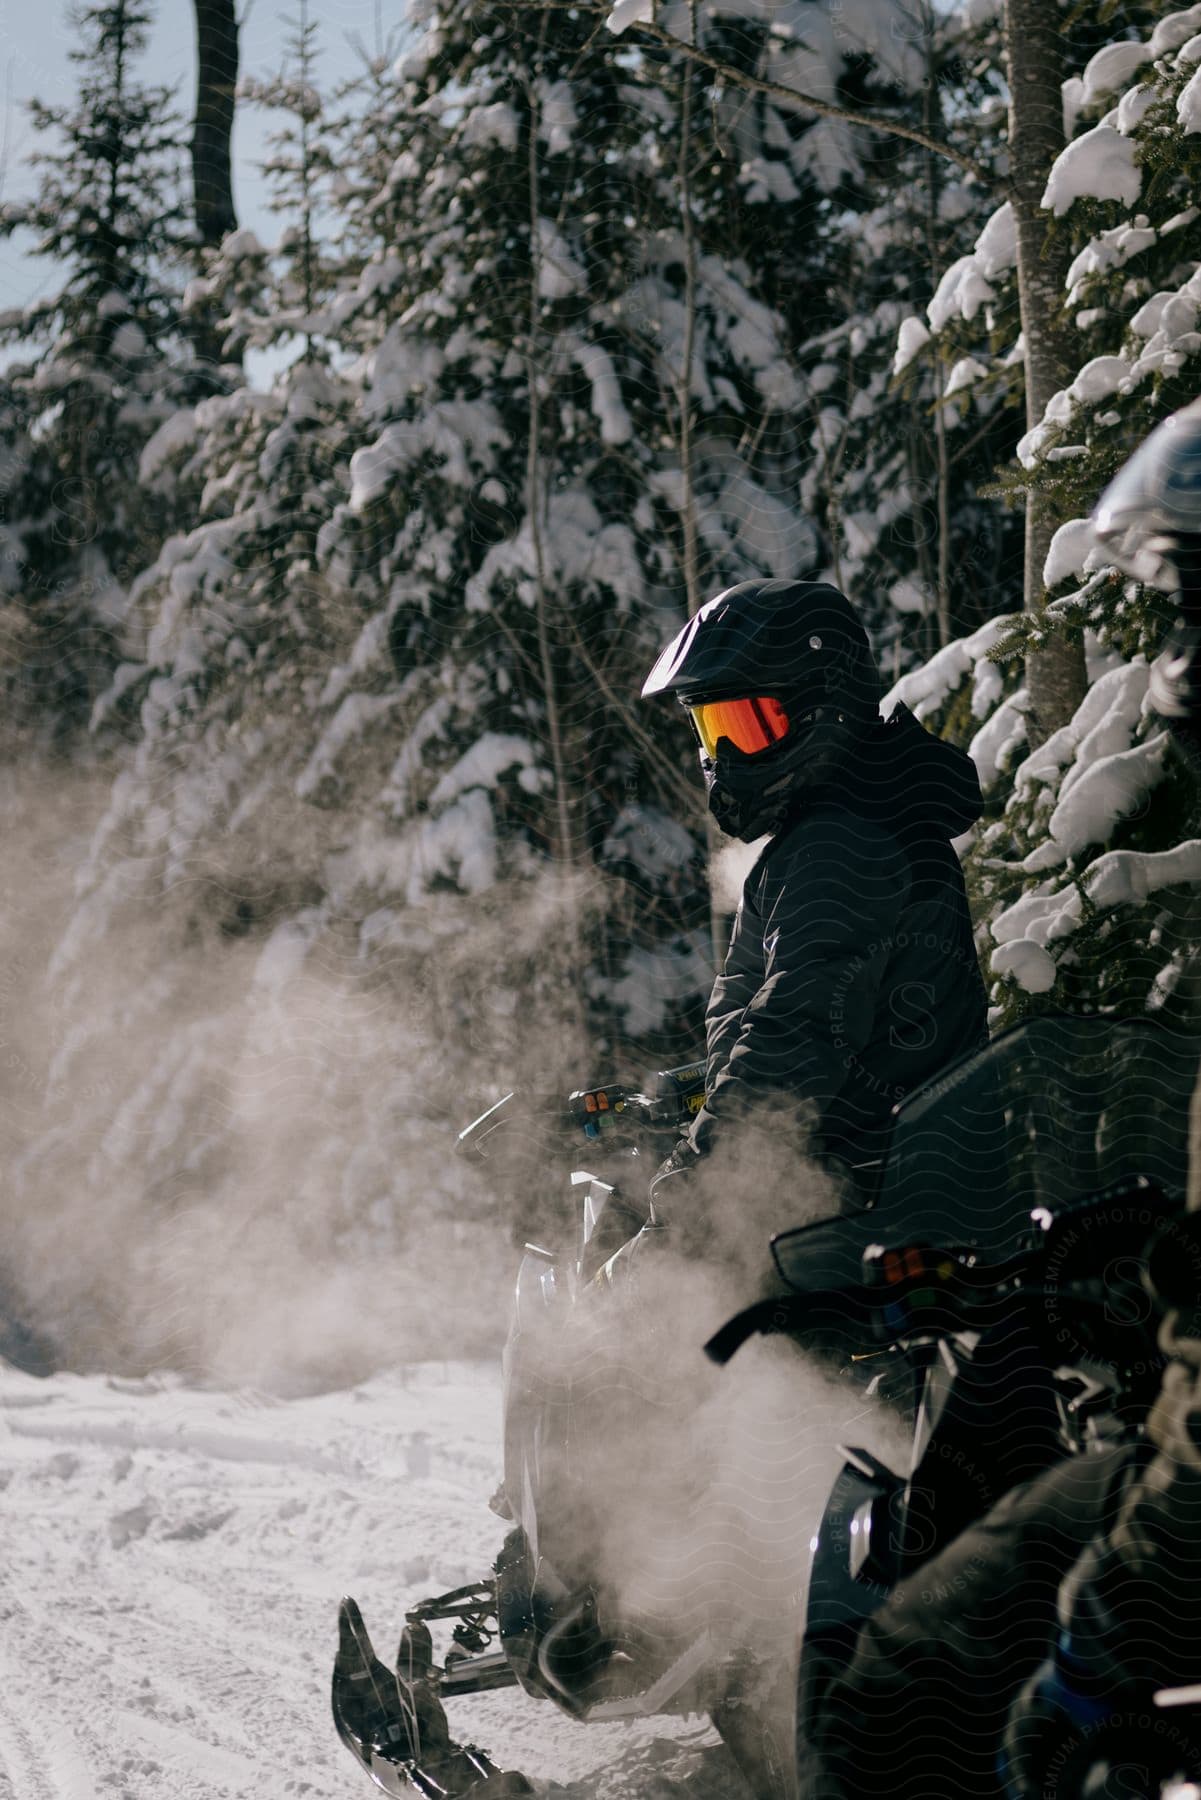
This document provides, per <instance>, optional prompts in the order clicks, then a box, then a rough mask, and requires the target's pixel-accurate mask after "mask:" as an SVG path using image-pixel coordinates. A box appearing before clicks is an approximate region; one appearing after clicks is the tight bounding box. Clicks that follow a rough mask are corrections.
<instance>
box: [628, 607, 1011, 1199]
mask: <svg viewBox="0 0 1201 1800" xmlns="http://www.w3.org/2000/svg"><path fill="white" fill-rule="evenodd" d="M642 692H643V695H644V697H647V696H657V695H671V696H673V697H674V698H675V699H676V700H677V701H678V702H679V703H680V704H681V705H682V706H683V707H684V708H685V709H686V712H687V715H688V718H689V721H690V723H691V725H692V729H693V732H694V734H695V737H696V740H697V743H698V746H699V751H700V764H701V771H702V774H703V776H704V780H705V786H706V788H707V790H708V803H709V809H710V811H711V812H712V814H713V816H714V818H715V819H716V821H717V823H718V825H719V826H720V828H721V829H722V831H723V832H725V833H727V834H728V835H730V836H732V837H735V838H741V839H742V840H743V841H745V842H747V843H751V842H754V841H755V840H757V839H759V838H762V837H766V838H767V842H766V844H765V846H764V848H763V849H762V851H761V853H760V855H759V858H758V860H757V861H756V863H755V865H754V867H753V869H752V870H751V872H750V874H749V875H748V877H747V879H746V883H745V886H744V889H743V894H742V900H741V903H740V905H739V908H738V912H737V916H736V918H735V921H734V927H733V933H732V936H731V939H730V945H729V951H728V954H727V956H726V959H725V965H724V967H723V969H722V971H721V973H720V974H719V975H718V977H717V980H716V982H715V983H714V987H713V993H712V997H711V999H710V1001H709V1007H708V1013H707V1017H706V1035H707V1049H708V1066H707V1071H706V1081H705V1089H706V1097H705V1103H704V1105H703V1107H702V1108H701V1110H700V1111H699V1112H698V1114H697V1115H696V1118H695V1120H694V1121H693V1123H692V1125H691V1128H690V1129H689V1131H688V1133H687V1135H686V1136H684V1137H682V1138H681V1140H680V1142H679V1144H678V1145H677V1146H676V1148H675V1150H674V1151H673V1153H672V1155H671V1156H670V1157H669V1158H668V1160H667V1162H666V1163H664V1165H663V1166H662V1168H661V1169H660V1171H659V1173H658V1175H657V1176H656V1178H655V1181H654V1183H653V1184H652V1194H653V1198H654V1201H655V1205H656V1209H657V1210H660V1209H661V1210H662V1211H664V1212H666V1214H667V1217H668V1220H669V1222H671V1220H672V1219H673V1217H674V1215H675V1214H676V1212H677V1211H680V1212H681V1213H682V1214H683V1215H684V1216H685V1217H686V1216H687V1215H688V1214H690V1213H691V1212H692V1210H693V1203H692V1201H687V1202H685V1201H683V1199H682V1197H681V1193H680V1190H681V1188H682V1187H683V1185H684V1184H685V1181H686V1179H687V1177H688V1176H689V1175H691V1174H692V1173H694V1172H698V1171H699V1170H700V1167H701V1165H702V1163H703V1164H704V1165H706V1176H707V1178H706V1180H705V1181H704V1182H703V1183H702V1184H701V1186H702V1187H703V1188H704V1189H705V1190H706V1191H707V1193H708V1203H707V1204H706V1205H705V1206H704V1207H703V1211H704V1212H705V1214H706V1215H707V1218H706V1224H708V1221H709V1219H710V1218H712V1217H713V1215H714V1211H715V1208H714V1204H713V1201H714V1198H715V1196H716V1194H717V1193H720V1195H721V1197H722V1198H723V1199H726V1198H728V1193H729V1181H730V1179H732V1178H734V1177H735V1176H736V1177H737V1180H738V1186H739V1188H740V1189H745V1188H747V1186H748V1178H749V1180H750V1181H754V1182H756V1183H757V1184H758V1185H759V1186H760V1187H762V1183H763V1169H764V1164H765V1162H767V1161H769V1160H770V1163H771V1165H772V1166H773V1168H774V1170H776V1171H778V1172H779V1173H780V1175H781V1176H783V1177H785V1178H786V1179H788V1185H789V1188H790V1189H791V1188H792V1187H793V1185H794V1179H793V1178H794V1176H795V1169H796V1158H797V1156H798V1154H805V1155H808V1156H809V1157H810V1158H813V1157H817V1158H820V1159H821V1160H823V1161H824V1162H825V1164H826V1167H827V1168H831V1169H833V1170H835V1171H837V1172H838V1173H839V1174H840V1175H844V1176H849V1178H850V1183H851V1192H852V1194H853V1193H854V1191H855V1189H856V1188H858V1189H859V1190H860V1191H862V1190H863V1189H864V1188H865V1187H868V1186H869V1185H870V1165H871V1164H872V1163H873V1161H875V1159H877V1158H878V1157H879V1156H880V1155H881V1154H882V1152H883V1148H884V1142H885V1136H886V1128H887V1122H888V1118H889V1115H890V1113H891V1110H892V1108H893V1107H894V1106H895V1105H896V1103H897V1102H898V1101H899V1100H901V1099H903V1098H904V1096H905V1095H906V1094H907V1093H908V1092H910V1090H911V1089H913V1088H914V1087H916V1086H918V1085H919V1084H920V1083H922V1082H923V1081H925V1080H926V1079H927V1078H928V1077H929V1076H931V1075H932V1074H933V1073H934V1072H935V1070H937V1069H939V1068H940V1067H942V1066H943V1065H944V1064H946V1063H947V1062H948V1061H950V1060H951V1059H952V1058H954V1057H957V1056H960V1055H963V1054H965V1053H966V1052H968V1051H970V1050H973V1049H975V1048H977V1047H978V1046H979V1045H980V1044H982V1043H983V1042H984V1040H985V1038H986V1036H987V1031H986V1025H985V1007H986V1002H985V992H984V985H983V982H982V979H981V976H980V971H979V967H978V964H977V961H976V954H975V949H974V945H973V940H972V925H971V918H970V914H969V912H968V905H967V897H966V894H965V891H964V885H963V877H962V874H961V872H960V868H959V862H958V858H957V857H956V854H955V851H954V849H953V848H952V839H953V838H955V837H956V836H958V835H959V834H961V833H963V832H965V831H967V830H968V828H969V827H970V826H971V825H973V824H974V823H975V821H976V819H977V818H978V817H979V815H980V808H981V800H980V786H979V781H978V779H977V776H976V771H975V768H974V767H973V765H972V763H971V761H970V759H969V758H968V757H967V756H965V755H964V754H963V753H962V751H959V750H957V749H955V748H953V747H952V746H951V745H949V744H945V743H942V742H940V741H939V740H938V739H936V738H933V737H931V736H930V735H929V734H928V733H927V732H925V731H923V729H922V728H921V726H920V725H919V724H918V723H917V721H916V720H915V719H914V717H913V715H912V714H911V713H910V712H909V711H908V709H907V708H906V707H904V706H898V707H896V708H895V709H894V710H893V712H892V713H891V715H890V717H889V718H888V719H887V720H882V719H881V718H880V716H879V699H880V680H879V675H878V673H877V669H876V665H875V660H874V658H873V655H872V651H871V646H870V643H869V641H868V637H867V633H866V632H865V630H864V628H863V626H862V625H861V624H860V622H859V620H858V618H857V617H856V615H855V612H854V610H853V608H852V607H851V605H850V603H849V602H848V600H847V599H846V598H845V596H844V595H842V594H841V593H839V591H838V590H837V589H836V588H834V587H831V586H829V585H827V584H825V583H823V582H812V581H785V580H761V581H744V582H741V583H739V584H738V585H737V586H736V587H732V588H728V589H727V590H726V591H725V592H724V593H721V594H719V595H718V596H717V597H716V599H714V600H711V601H710V602H709V603H708V605H707V606H704V607H702V608H701V610H700V612H698V613H697V614H696V616H695V617H694V618H693V619H691V620H690V621H689V622H688V624H687V625H686V626H685V627H684V629H683V630H682V631H681V632H680V633H679V635H678V636H677V637H676V638H674V639H673V640H672V642H671V643H670V644H669V645H668V646H667V648H666V649H665V650H664V651H663V653H662V655H661V656H660V657H659V660H658V661H657V663H656V664H655V666H654V668H653V670H652V671H651V673H650V675H649V677H648V678H647V681H646V684H645V686H644V687H643V690H642ZM734 1210H737V1209H734ZM683 1222H684V1219H683V1218H682V1219H681V1223H683Z"/></svg>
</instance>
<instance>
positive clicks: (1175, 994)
mask: <svg viewBox="0 0 1201 1800" xmlns="http://www.w3.org/2000/svg"><path fill="white" fill-rule="evenodd" d="M1152 10H1153V11H1154V12H1156V13H1158V14H1159V17H1158V19H1157V20H1156V21H1155V22H1153V23H1151V22H1148V21H1146V20H1144V22H1143V24H1142V27H1141V28H1139V27H1138V25H1137V21H1135V20H1133V19H1130V18H1126V19H1122V18H1120V17H1115V19H1114V21H1113V24H1114V26H1115V27H1117V29H1115V33H1114V36H1113V39H1112V41H1111V42H1110V43H1108V44H1102V45H1101V46H1100V47H1099V48H1096V49H1095V50H1094V53H1093V54H1092V56H1091V57H1090V58H1089V59H1088V61H1087V63H1086V64H1085V65H1084V66H1083V68H1082V69H1081V72H1080V74H1079V75H1078V76H1076V77H1074V78H1073V79H1072V81H1070V82H1069V83H1068V86H1067V89H1066V91H1065V102H1066V104H1067V106H1068V109H1069V119H1070V124H1071V131H1072V135H1071V137H1070V141H1069V143H1068V145H1067V148H1066V149H1065V150H1064V151H1063V152H1062V154H1061V155H1060V156H1059V157H1058V158H1057V159H1056V161H1055V163H1054V165H1053V167H1052V168H1050V169H1048V171H1047V176H1048V180H1047V189H1046V195H1045V199H1044V205H1045V207H1046V209H1047V211H1048V214H1049V215H1050V219H1051V220H1052V221H1053V224H1052V228H1053V229H1057V230H1059V231H1063V232H1068V233H1070V234H1071V248H1072V251H1073V253H1074V255H1073V260H1072V262H1071V266H1070V269H1069V272H1068V276H1067V283H1066V291H1065V295H1064V307H1065V314H1066V317H1067V320H1068V322H1069V324H1070V327H1071V329H1072V331H1073V333H1074V334H1075V339H1076V343H1077V351H1076V354H1077V357H1078V364H1077V368H1076V372H1075V374H1074V376H1073V379H1072V380H1071V382H1070V383H1069V384H1068V385H1067V386H1066V387H1065V388H1064V390H1063V391H1062V392H1061V393H1059V394H1058V395H1056V396H1055V397H1054V398H1053V399H1052V401H1051V403H1050V404H1049V406H1048V407H1047V410H1046V414H1045V417H1044V418H1043V420H1042V421H1041V422H1040V423H1039V424H1038V425H1037V426H1036V427H1035V429H1034V430H1033V431H1031V432H1030V433H1028V434H1027V436H1026V437H1025V438H1024V440H1023V442H1022V444H1021V445H1020V448H1019V466H1020V474H1019V475H1018V476H1017V477H1016V479H1017V480H1018V481H1020V482H1021V483H1022V484H1023V485H1030V486H1037V487H1038V488H1039V490H1040V492H1041V493H1043V494H1045V495H1046V496H1047V497H1048V499H1049V501H1050V503H1051V504H1053V505H1054V507H1055V508H1056V510H1057V511H1058V513H1059V515H1060V517H1061V518H1062V519H1063V520H1064V521H1065V523H1064V524H1063V526H1062V527H1061V529H1060V531H1059V533H1058V535H1057V536H1056V538H1055V540H1054V542H1053V543H1052V546H1051V551H1050V555H1049V556H1048V559H1047V566H1046V569H1045V582H1046V586H1047V588H1048V590H1049V591H1050V593H1051V595H1052V600H1051V603H1050V606H1049V608H1048V612H1047V615H1046V625H1047V628H1048V629H1050V630H1053V631H1062V632H1065V633H1068V632H1070V633H1076V634H1077V635H1079V634H1080V633H1084V634H1085V639H1086V646H1087V648H1088V653H1089V673H1090V680H1091V685H1090V687H1089V691H1088V693H1087V694H1086V697H1085V700H1084V702H1083V704H1082V705H1081V707H1080V708H1079V710H1078V712H1077V713H1076V715H1075V717H1074V718H1073V719H1072V720H1071V721H1070V723H1069V724H1068V725H1067V726H1065V727H1064V728H1063V729H1062V730H1061V731H1059V732H1057V733H1055V734H1054V735H1053V736H1052V737H1051V738H1050V739H1049V740H1048V741H1047V742H1046V743H1045V744H1043V745H1042V746H1041V747H1040V748H1038V749H1037V750H1035V751H1034V752H1033V753H1031V754H1029V755H1026V756H1025V757H1024V760H1023V750H1024V747H1025V737H1026V729H1025V726H1026V722H1025V716H1024V715H1025V705H1026V696H1025V692H1024V690H1023V689H1022V687H1021V686H1020V664H1019V663H1018V662H1015V660H1014V655H1015V653H1016V652H1019V651H1020V650H1021V648H1022V645H1023V633H1022V632H1021V631H1019V630H1017V629H1015V626H1014V622H1013V621H1010V622H1009V623H1008V625H1007V624H1006V623H1005V622H1004V621H995V622H991V623H990V624H988V625H986V626H985V627H983V628H982V629H981V630H980V631H979V632H977V633H976V634H975V635H974V636H973V637H972V638H969V639H966V640H963V641H961V642H958V643H955V644H953V645H951V646H949V647H948V649H947V650H945V651H944V652H942V653H941V655H940V656H939V657H937V658H935V659H934V661H933V662H931V663H930V664H929V665H928V666H927V667H926V668H925V669H923V670H921V671H918V672H915V674H914V675H913V676H911V677H909V678H908V679H907V680H906V681H903V682H902V683H901V690H902V692H903V693H904V695H905V697H907V698H909V699H910V700H911V701H912V702H914V703H916V704H917V705H918V706H919V708H920V710H922V711H923V712H924V713H925V714H926V716H927V717H928V718H929V719H930V720H931V721H933V722H936V723H941V725H942V727H943V728H944V729H945V730H948V731H950V732H953V733H955V734H956V735H958V734H963V736H964V737H965V738H970V740H971V748H972V751H973V754H974V755H975V756H976V760H977V762H978V764H979V765H980V767H981V773H982V775H983V776H984V778H985V780H986V783H987V784H988V786H989V789H990V802H991V807H992V811H993V814H994V817H993V820H992V823H991V824H990V825H989V826H988V828H987V829H986V830H985V831H984V832H983V833H982V835H981V837H980V839H979V841H978V843H977V844H976V846H975V847H974V848H973V850H972V851H971V853H970V855H969V859H968V860H969V869H970V871H971V875H972V880H973V882H974V884H975V886H976V890H977V894H978V898H979V901H980V910H981V912H982V914H983V916H984V917H986V918H987V920H988V922H989V923H988V930H987V933H986V947H987V949H988V951H989V954H990V957H991V966H992V972H993V975H994V977H995V978H996V982H997V985H996V988H995V990H994V998H995V999H996V1001H997V1003H998V1006H999V1008H1000V1016H1001V1017H1003V1018H1012V1017H1014V1016H1017V1015H1018V1014H1020V1013H1021V1012H1022V1011H1023V1010H1026V1009H1028V1008H1030V1007H1032V1006H1075V1007H1083V1008H1087V1009H1092V1008H1097V1007H1102V1008H1109V1009H1113V1010H1123V1009H1125V1010H1131V1009H1133V1010H1138V1009H1139V1008H1141V1007H1142V1006H1144V1005H1146V1006H1149V1007H1151V1008H1152V1009H1163V1010H1166V1011H1167V1012H1168V1013H1169V1014H1170V1013H1172V1012H1173V1011H1175V1012H1180V1013H1184V1012H1188V1011H1189V1010H1190V1009H1193V1008H1195V1005H1196V995H1195V992H1194V991H1193V990H1194V987H1195V982H1192V981H1189V982H1183V981H1182V980H1181V974H1182V971H1183V970H1185V969H1186V968H1189V967H1190V966H1191V964H1192V963H1193V961H1194V959H1195V946H1196V942H1197V935H1198V933H1197V922H1198V893H1197V889H1198V886H1199V885H1201V844H1199V843H1198V841H1197V833H1198V826H1199V824H1201V809H1199V806H1198V796H1197V791H1196V786H1195V783H1194V782H1193V781H1192V779H1191V778H1190V776H1189V774H1188V772H1187V771H1186V770H1185V769H1184V768H1183V766H1182V764H1181V763H1180V761H1179V759H1178V758H1177V756H1176V753H1175V752H1174V749H1173V747H1172V745H1171V742H1170V740H1169V738H1168V737H1167V735H1166V734H1165V733H1164V732H1163V731H1162V730H1161V729H1160V728H1159V727H1158V726H1157V725H1156V722H1155V720H1154V719H1153V717H1151V716H1149V715H1148V714H1147V712H1146V710H1145V704H1144V703H1145V696H1146V690H1147V678H1148V669H1147V662H1146V656H1147V654H1148V652H1150V651H1151V650H1153V649H1154V647H1155V646H1156V645H1157V643H1158V641H1159V639H1160V636H1161V634H1162V631H1163V628H1164V625H1165V623H1166V621H1167V618H1168V617H1169V615H1170V612H1171V603H1170V600H1167V599H1165V598H1164V597H1163V596H1162V595H1160V594H1158V593H1157V592H1156V591H1155V590H1153V589H1151V588H1148V587H1146V586H1143V585H1141V584H1139V583H1135V582H1132V581H1131V580H1130V579H1129V578H1128V577H1126V576H1122V575H1119V574H1116V573H1115V572H1114V571H1113V570H1112V569H1109V568H1107V567H1106V566H1105V565H1104V562H1103V559H1102V558H1100V557H1099V555H1098V554H1097V551H1096V548H1095V544H1094V541H1093V537H1092V532H1091V528H1090V526H1089V524H1088V522H1087V518H1086V516H1085V515H1086V514H1087V511H1088V509H1089V508H1090V507H1091V506H1092V505H1093V504H1094V503H1095V501H1096V499H1097V498H1098V496H1099V494H1100V492H1101V490H1102V488H1103V487H1104V485H1105V482H1106V481H1107V479H1108V478H1109V476H1110V475H1111V474H1112V473H1113V471H1114V470H1115V469H1116V468H1117V466H1118V465H1119V464H1120V463H1121V462H1122V461H1123V460H1124V458H1125V456H1126V455H1127V454H1129V452H1130V450H1131V449H1132V448H1134V446H1135V445H1136V444H1137V443H1138V442H1139V441H1141V439H1142V438H1143V437H1145V436H1146V434H1147V432H1148V431H1149V430H1150V429H1151V428H1152V427H1153V425H1154V424H1155V423H1156V421H1157V420H1158V419H1159V418H1160V417H1161V416H1163V415H1164V414H1166V413H1167V412H1169V411H1171V410H1173V409H1174V408H1175V407H1176V406H1177V405H1179V404H1180V403H1181V402H1182V401H1184V400H1186V399H1190V398H1192V397H1193V396H1194V395H1195V393H1196V388H1197V381H1198V375H1199V374H1201V361H1199V360H1198V358H1199V355H1201V333H1198V331H1197V330H1196V326H1197V322H1198V311H1199V308H1201V274H1199V270H1201V235H1199V234H1198V229H1197V222H1196V221H1197V214H1196V208H1195V205H1194V194H1195V186H1196V181H1197V176H1198V171H1199V168H1201V165H1199V163H1198V152H1197V149H1196V144H1197V132H1198V130H1201V114H1198V113H1197V112H1196V96H1197V94H1198V93H1201V75H1198V70H1199V68H1201V6H1191V7H1185V8H1182V9H1177V10H1174V11H1170V12H1167V13H1164V12H1163V9H1161V8H1155V9H1152ZM996 234H997V228H996V225H995V223H994V225H993V227H992V228H991V235H992V236H993V237H994V238H995V236H996ZM988 236H989V233H986V234H985V237H986V239H987V238H988ZM985 248H986V249H987V244H986V245H985ZM982 280H983V281H985V282H987V283H988V284H989V285H990V286H991V285H993V283H992V277H991V276H990V275H989V274H988V272H987V271H986V270H985V269H984V268H983V267H982V266H981V255H980V249H979V248H978V250H977V253H976V255H975V256H974V257H971V258H968V259H966V260H965V261H964V263H963V264H962V265H961V266H960V267H959V268H958V269H957V270H955V271H953V272H952V273H951V274H949V275H948V279H947V283H946V290H947V291H946V294H945V296H944V297H945V298H946V299H947V301H948V305H947V308H946V314H947V318H948V319H955V320H956V322H955V324H954V326H953V327H952V329H954V330H955V331H956V332H962V331H963V330H964V329H965V327H967V328H969V329H975V330H976V333H977V339H976V341H977V344H978V346H979V360H980V362H981V364H982V365H983V366H984V367H985V368H989V367H991V368H993V369H995V368H996V359H995V358H993V357H991V356H990V351H991V349H992V346H989V345H988V344H987V343H981V342H980V334H979V325H978V324H976V323H975V318H976V315H977V314H979V313H982V312H984V311H985V309H986V307H988V306H991V305H992V303H993V298H994V296H993V295H991V294H984V293H982V291H981V288H980V283H981V281H982ZM973 293H974V294H976V296H977V299H976V303H975V305H974V306H972V305H970V304H969V301H970V296H971V295H972V294H973ZM984 379H985V380H988V379H992V377H991V375H987V376H985V377H984ZM973 734H974V735H973Z"/></svg>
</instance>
